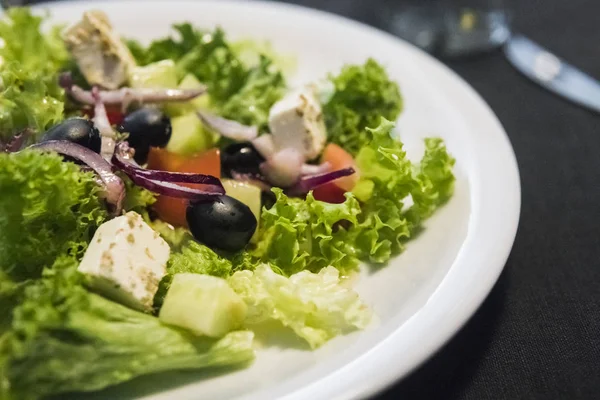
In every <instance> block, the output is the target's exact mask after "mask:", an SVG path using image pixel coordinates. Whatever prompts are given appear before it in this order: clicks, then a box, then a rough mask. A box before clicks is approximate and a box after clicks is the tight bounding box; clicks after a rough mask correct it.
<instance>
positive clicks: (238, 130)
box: [197, 110, 258, 142]
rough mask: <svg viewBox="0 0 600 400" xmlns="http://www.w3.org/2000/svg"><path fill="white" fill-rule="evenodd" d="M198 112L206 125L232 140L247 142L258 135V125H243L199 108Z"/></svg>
mask: <svg viewBox="0 0 600 400" xmlns="http://www.w3.org/2000/svg"><path fill="white" fill-rule="evenodd" d="M197 113H198V117H199V118H200V119H201V120H202V123H204V125H206V126H208V127H209V128H210V129H212V130H213V131H215V132H217V133H218V134H219V135H221V136H224V137H226V138H229V139H231V140H236V141H238V142H246V141H250V140H252V139H254V138H256V136H258V127H256V126H248V125H243V124H240V123H239V122H237V121H233V120H230V119H227V118H223V117H220V116H218V115H215V114H212V113H209V112H207V111H200V110H199V111H197Z"/></svg>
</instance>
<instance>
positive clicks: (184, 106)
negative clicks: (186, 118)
mask: <svg viewBox="0 0 600 400" xmlns="http://www.w3.org/2000/svg"><path fill="white" fill-rule="evenodd" d="M200 86H202V84H201V83H200V81H199V80H198V79H196V77H195V76H194V75H192V74H187V75H186V76H185V77H184V78H183V80H182V81H181V82H180V83H179V89H195V88H198V87H200ZM209 102H210V99H209V96H208V94H206V93H205V94H202V95H200V96H198V97H196V98H195V99H193V100H190V101H185V102H173V103H167V104H165V111H166V112H167V114H169V116H171V117H173V116H177V115H184V114H189V113H192V112H195V111H196V110H198V109H200V108H208V105H209Z"/></svg>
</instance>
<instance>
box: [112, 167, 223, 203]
mask: <svg viewBox="0 0 600 400" xmlns="http://www.w3.org/2000/svg"><path fill="white" fill-rule="evenodd" d="M123 172H125V174H127V176H129V178H130V179H131V180H132V181H133V183H135V184H136V185H138V186H141V187H143V188H144V189H148V190H149V191H151V192H154V193H157V194H161V195H165V196H169V197H177V198H181V199H189V200H204V199H207V198H211V197H215V196H220V195H222V194H224V193H225V190H220V191H212V190H211V191H208V190H200V189H192V188H188V187H185V186H181V185H178V184H176V183H171V182H160V181H156V180H152V179H148V178H146V177H145V176H142V175H136V174H130V173H129V172H128V171H126V170H123Z"/></svg>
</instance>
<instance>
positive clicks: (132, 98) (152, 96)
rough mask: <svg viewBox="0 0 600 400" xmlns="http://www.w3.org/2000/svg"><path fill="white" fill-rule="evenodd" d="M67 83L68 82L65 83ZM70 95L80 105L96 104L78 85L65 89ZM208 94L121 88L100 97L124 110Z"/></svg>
mask: <svg viewBox="0 0 600 400" xmlns="http://www.w3.org/2000/svg"><path fill="white" fill-rule="evenodd" d="M63 83H67V82H63ZM65 90H66V91H67V93H69V95H70V96H71V97H72V98H73V99H74V100H77V101H78V102H80V103H83V104H94V103H95V101H94V95H93V94H92V92H90V91H88V90H84V89H82V88H80V87H79V86H77V85H71V86H70V87H65ZM205 92H206V87H204V86H203V87H199V88H194V89H156V88H121V89H118V90H100V91H99V92H98V95H99V96H100V101H102V102H103V103H104V104H122V105H123V108H127V106H128V105H129V104H131V103H133V102H137V103H162V102H167V101H188V100H192V99H193V98H195V97H198V96H200V95H201V94H204V93H205Z"/></svg>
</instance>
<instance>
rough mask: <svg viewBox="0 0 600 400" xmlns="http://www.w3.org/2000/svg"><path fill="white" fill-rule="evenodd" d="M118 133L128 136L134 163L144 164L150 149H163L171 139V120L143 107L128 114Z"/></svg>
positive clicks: (160, 113) (159, 112) (118, 128)
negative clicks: (133, 152)
mask: <svg viewBox="0 0 600 400" xmlns="http://www.w3.org/2000/svg"><path fill="white" fill-rule="evenodd" d="M117 130H118V131H119V132H126V133H128V134H129V137H128V139H127V141H128V142H129V146H131V147H132V148H134V149H135V157H134V158H135V161H137V162H138V163H141V164H143V163H145V162H146V160H147V158H148V152H149V151H150V147H151V146H152V147H165V146H166V145H167V143H169V139H170V138H171V120H170V119H169V117H168V116H166V115H165V114H164V113H163V112H162V111H160V110H159V109H157V108H153V107H144V108H140V109H138V110H135V111H134V112H132V113H130V114H128V115H127V116H125V118H124V119H123V122H122V123H121V125H119V126H118V127H117Z"/></svg>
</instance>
